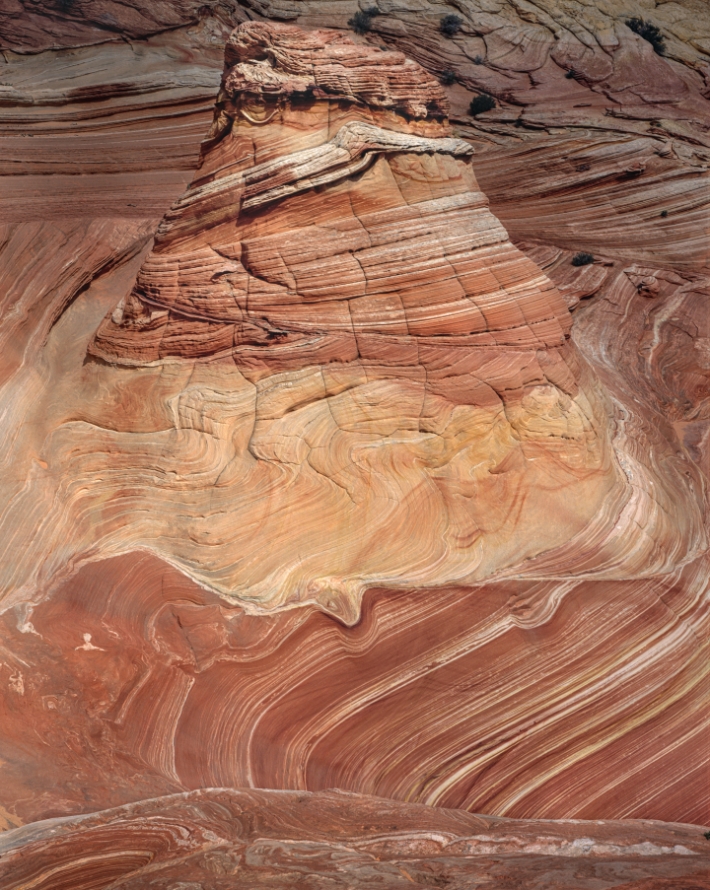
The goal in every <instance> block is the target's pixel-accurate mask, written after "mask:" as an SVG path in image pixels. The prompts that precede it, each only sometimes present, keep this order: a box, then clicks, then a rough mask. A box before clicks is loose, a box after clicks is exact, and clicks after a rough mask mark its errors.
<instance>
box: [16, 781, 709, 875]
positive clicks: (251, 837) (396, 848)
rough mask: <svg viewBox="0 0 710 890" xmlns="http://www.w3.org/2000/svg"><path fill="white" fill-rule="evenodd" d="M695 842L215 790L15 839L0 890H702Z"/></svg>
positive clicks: (336, 799) (702, 866) (613, 825)
mask: <svg viewBox="0 0 710 890" xmlns="http://www.w3.org/2000/svg"><path fill="white" fill-rule="evenodd" d="M704 841H705V839H704V838H703V836H702V834H701V832H700V830H699V829H698V828H697V827H693V826H688V825H668V826H665V825H659V824H658V823H655V824H654V823H649V822H641V823H628V822H627V823H624V822H609V823H606V824H595V825H594V826H588V825H585V824H580V823H564V822H562V823H555V822H539V823H533V824H531V823H529V822H516V821H510V820H506V819H495V818H491V817H483V818H482V817H480V816H472V815H470V814H469V813H462V812H460V811H452V810H445V809H438V810H432V809H430V808H427V807H422V806H416V805H413V804H406V805H405V804H396V803H394V802H392V801H388V800H381V799H379V800H378V799H376V798H374V799H373V798H366V797H363V796H362V795H358V794H344V793H342V792H326V793H321V794H294V793H288V792H283V791H281V792H279V791H260V792H244V791H231V790H228V789H221V788H214V789H206V790H205V791H199V792H195V793H191V794H179V795H173V796H170V797H166V798H162V799H157V800H151V801H146V802H144V803H140V804H133V805H130V806H126V807H121V808H118V809H114V810H107V811H105V812H102V813H96V814H94V815H92V816H82V817H78V818H75V819H70V820H54V821H47V822H40V823H38V824H37V825H35V826H31V827H29V828H26V829H24V828H20V829H16V830H15V831H12V832H9V833H8V834H6V835H5V836H4V837H2V838H0V877H2V878H3V879H4V882H3V886H4V887H6V888H7V890H20V888H26V887H37V888H42V890H49V888H59V887H70V886H71V887H72V890H89V888H95V887H107V886H111V887H112V888H123V890H138V888H143V887H146V886H150V887H156V888H160V890H198V888H200V890H227V888H232V887H234V886H235V881H236V882H237V884H238V886H241V887H273V886H274V885H275V883H276V882H278V885H280V886H284V885H286V886H288V885H290V884H296V885H297V886H299V887H305V888H317V887H322V886H323V884H324V882H327V885H328V886H331V887H342V888H352V887H364V888H377V887H388V888H389V887H391V888H395V887H397V888H398V887H402V888H405V887H406V888H408V887H411V886H413V885H414V886H420V887H421V886H425V887H426V886H435V887H442V886H445V887H462V888H463V887H487V888H510V890H515V888H522V887H526V888H527V887H533V888H536V890H537V888H540V890H543V888H549V887H569V886H572V883H571V882H573V884H574V886H575V887H578V888H580V890H586V888H589V890H591V888H598V887H602V888H607V887H609V888H610V887H616V888H618V890H622V888H623V890H632V888H633V890H645V888H651V887H653V888H657V890H659V888H664V887H671V886H674V887H679V886H682V887H684V888H686V890H706V888H707V887H709V886H710V883H709V882H708V880H707V873H706V869H707V865H708V854H707V844H706V843H705V842H704ZM649 879H650V883H649Z"/></svg>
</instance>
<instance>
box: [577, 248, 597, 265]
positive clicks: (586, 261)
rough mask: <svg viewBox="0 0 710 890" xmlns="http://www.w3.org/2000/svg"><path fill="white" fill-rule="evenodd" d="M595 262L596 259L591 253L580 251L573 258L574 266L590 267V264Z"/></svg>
mask: <svg viewBox="0 0 710 890" xmlns="http://www.w3.org/2000/svg"><path fill="white" fill-rule="evenodd" d="M593 262H594V257H593V256H592V254H591V253H584V252H582V251H580V252H579V253H575V255H574V256H573V257H572V265H573V266H589V265H590V263H593Z"/></svg>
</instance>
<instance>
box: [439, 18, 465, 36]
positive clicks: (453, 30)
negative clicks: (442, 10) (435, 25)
mask: <svg viewBox="0 0 710 890" xmlns="http://www.w3.org/2000/svg"><path fill="white" fill-rule="evenodd" d="M461 25H463V19H462V18H459V16H457V15H445V16H444V17H443V19H442V20H441V21H440V22H439V30H440V31H441V33H442V34H443V35H444V37H453V36H454V34H458V33H459V31H460V30H461Z"/></svg>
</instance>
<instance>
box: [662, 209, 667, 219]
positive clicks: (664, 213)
mask: <svg viewBox="0 0 710 890" xmlns="http://www.w3.org/2000/svg"><path fill="white" fill-rule="evenodd" d="M661 216H662V217H663V219H665V218H666V217H667V216H668V211H667V210H661Z"/></svg>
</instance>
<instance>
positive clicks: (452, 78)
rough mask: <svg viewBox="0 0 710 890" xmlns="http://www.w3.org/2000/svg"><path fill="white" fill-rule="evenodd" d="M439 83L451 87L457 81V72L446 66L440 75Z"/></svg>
mask: <svg viewBox="0 0 710 890" xmlns="http://www.w3.org/2000/svg"><path fill="white" fill-rule="evenodd" d="M439 83H441V84H443V85H444V86H445V87H450V86H451V84H452V83H456V73H455V72H454V71H452V70H451V68H444V70H443V71H442V72H441V75H440V76H439Z"/></svg>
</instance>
